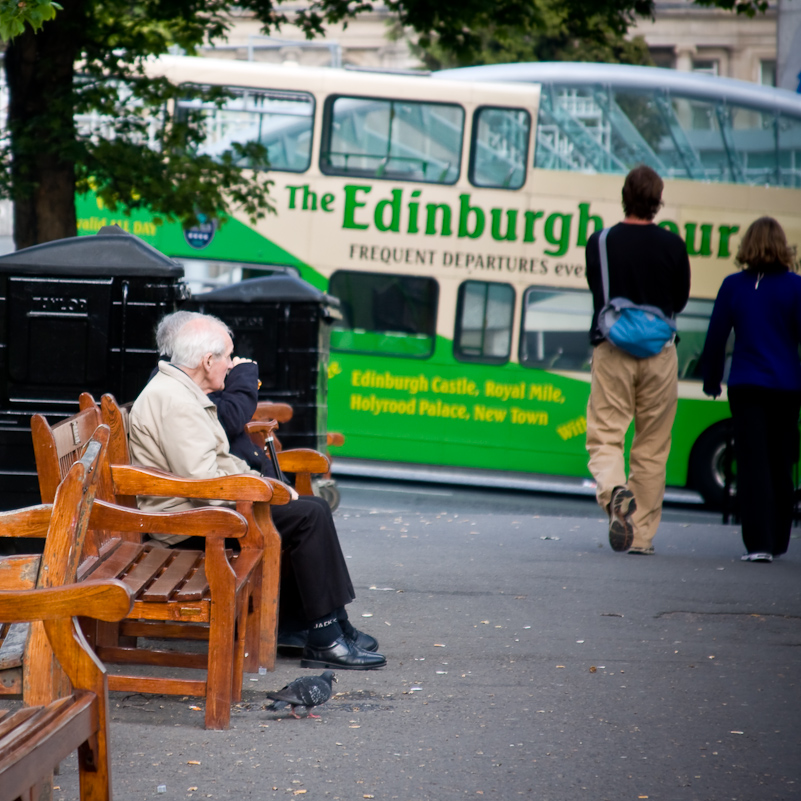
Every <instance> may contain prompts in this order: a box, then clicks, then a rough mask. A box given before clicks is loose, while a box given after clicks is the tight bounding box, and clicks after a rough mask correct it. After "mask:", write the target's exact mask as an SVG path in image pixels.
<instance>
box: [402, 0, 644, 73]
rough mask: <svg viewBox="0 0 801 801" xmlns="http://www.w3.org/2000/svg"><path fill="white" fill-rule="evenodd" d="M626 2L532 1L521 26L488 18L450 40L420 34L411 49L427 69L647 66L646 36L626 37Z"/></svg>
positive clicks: (629, 15) (630, 15)
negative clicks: (584, 64)
mask: <svg viewBox="0 0 801 801" xmlns="http://www.w3.org/2000/svg"><path fill="white" fill-rule="evenodd" d="M630 6H631V4H618V5H615V6H613V5H611V4H610V5H608V6H606V5H604V4H596V3H589V4H587V3H583V2H580V0H579V2H564V0H532V2H530V3H529V7H530V10H531V12H532V13H531V14H530V16H529V17H528V18H527V20H526V22H525V24H509V23H506V22H504V21H502V20H501V19H496V20H490V21H487V22H483V23H482V26H481V27H480V28H476V29H475V30H471V31H470V33H469V35H465V34H464V33H463V34H462V35H461V36H459V37H457V38H456V39H455V40H454V39H453V38H450V39H448V38H438V37H430V38H428V39H425V38H423V39H421V40H420V42H419V43H418V44H417V45H415V46H413V49H414V50H415V52H416V53H417V55H418V56H419V57H420V58H421V60H422V61H423V62H424V63H425V64H426V66H427V67H428V68H429V69H443V68H447V67H464V66H471V65H474V64H499V63H514V62H525V61H602V62H609V63H624V64H652V63H653V62H652V60H651V57H650V54H649V52H648V47H647V45H646V43H645V40H644V39H643V38H642V37H639V36H638V37H635V38H633V39H629V38H628V37H627V36H626V32H627V30H628V27H629V25H630V24H631V23H632V22H633V11H632V9H631V7H630ZM643 9H645V4H643Z"/></svg>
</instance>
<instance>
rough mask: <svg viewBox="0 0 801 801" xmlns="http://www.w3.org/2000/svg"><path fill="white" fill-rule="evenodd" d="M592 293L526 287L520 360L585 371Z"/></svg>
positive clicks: (525, 362) (544, 365)
mask: <svg viewBox="0 0 801 801" xmlns="http://www.w3.org/2000/svg"><path fill="white" fill-rule="evenodd" d="M591 322H592V295H591V294H590V292H589V291H584V290H561V289H545V288H541V287H537V288H532V289H528V290H526V294H525V296H524V298H523V328H522V331H521V336H520V363H521V364H525V365H527V366H528V367H540V368H544V369H551V368H553V369H555V370H583V371H585V372H589V369H590V358H591V356H592V346H591V345H590V334H589V331H590V323H591Z"/></svg>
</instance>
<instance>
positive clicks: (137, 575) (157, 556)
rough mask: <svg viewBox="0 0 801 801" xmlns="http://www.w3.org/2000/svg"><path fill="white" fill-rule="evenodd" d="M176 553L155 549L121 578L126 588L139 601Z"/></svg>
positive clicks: (166, 549) (165, 549) (164, 549)
mask: <svg viewBox="0 0 801 801" xmlns="http://www.w3.org/2000/svg"><path fill="white" fill-rule="evenodd" d="M174 553H175V551H171V550H170V549H169V548H153V549H152V550H150V551H148V552H147V553H145V554H144V555H143V557H142V558H141V559H139V561H137V562H136V564H135V565H133V566H132V567H131V569H130V570H129V571H128V572H127V573H126V574H125V575H124V576H119V577H118V578H120V579H121V580H122V581H123V582H124V583H125V584H126V586H127V587H128V588H129V589H130V590H131V591H132V592H133V593H134V595H135V596H136V597H137V600H138V599H139V594H140V593H141V592H142V590H143V589H145V587H147V586H148V585H149V584H150V583H151V582H152V581H153V579H154V578H155V577H156V576H158V575H159V573H160V571H161V570H162V568H163V567H164V565H166V564H167V563H168V562H169V561H170V560H171V559H172V557H173V555H174Z"/></svg>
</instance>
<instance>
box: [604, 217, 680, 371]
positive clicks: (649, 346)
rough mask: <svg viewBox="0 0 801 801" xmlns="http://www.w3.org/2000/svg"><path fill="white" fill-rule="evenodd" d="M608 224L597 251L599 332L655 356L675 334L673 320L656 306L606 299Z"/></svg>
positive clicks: (638, 354) (636, 353)
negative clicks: (600, 305)
mask: <svg viewBox="0 0 801 801" xmlns="http://www.w3.org/2000/svg"><path fill="white" fill-rule="evenodd" d="M608 233H609V229H608V228H604V230H603V231H601V237H600V240H599V242H598V248H599V250H600V253H601V283H602V284H603V291H604V307H603V308H602V309H601V311H600V313H599V314H598V328H599V330H600V332H601V334H602V335H603V336H604V338H606V339H607V340H609V342H611V343H612V344H613V345H614V346H615V347H617V348H620V349H621V350H624V351H626V353H630V354H631V355H632V356H636V357H637V358H638V359H647V358H648V357H649V356H656V354H657V353H659V352H660V351H661V350H662V348H664V347H665V345H667V344H668V343H670V342H673V340H674V339H675V337H676V323H675V321H673V320H672V319H670V318H669V317H667V316H666V315H665V313H664V312H663V311H662V310H661V309H659V308H657V307H656V306H646V305H643V304H637V303H632V302H631V301H630V300H629V299H628V298H612V300H609V259H608V257H607V254H606V237H607V234H608Z"/></svg>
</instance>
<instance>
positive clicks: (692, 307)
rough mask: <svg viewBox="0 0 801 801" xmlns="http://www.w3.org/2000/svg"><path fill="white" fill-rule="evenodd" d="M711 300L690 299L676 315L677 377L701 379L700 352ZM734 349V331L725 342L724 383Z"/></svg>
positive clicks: (702, 348)
mask: <svg viewBox="0 0 801 801" xmlns="http://www.w3.org/2000/svg"><path fill="white" fill-rule="evenodd" d="M714 304H715V302H714V301H713V300H695V299H690V300H689V301H688V302H687V306H686V307H685V308H684V311H683V312H681V314H678V315H677V316H676V326H677V328H678V332H679V341H678V344H677V345H676V353H677V354H678V357H679V378H682V379H685V380H691V381H702V380H703V378H704V376H703V372H702V365H701V354H702V353H703V351H704V342H706V330H707V328H709V318H710V316H711V315H712V307H713V306H714ZM733 349H734V332H732V333H731V335H730V336H729V341H728V342H727V343H726V369H725V371H724V375H723V381H724V383H725V382H726V381H728V378H729V367H730V366H731V354H732V350H733Z"/></svg>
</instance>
